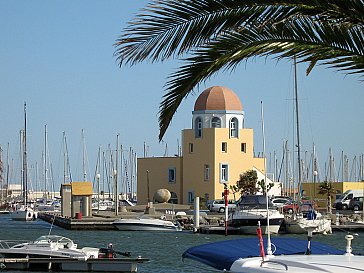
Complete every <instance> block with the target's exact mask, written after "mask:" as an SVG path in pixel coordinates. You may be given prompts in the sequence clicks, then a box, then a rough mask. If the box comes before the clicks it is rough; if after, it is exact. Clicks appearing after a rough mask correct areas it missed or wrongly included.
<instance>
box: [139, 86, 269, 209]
mask: <svg viewBox="0 0 364 273" xmlns="http://www.w3.org/2000/svg"><path fill="white" fill-rule="evenodd" d="M191 127H192V128H191V129H183V130H182V156H178V157H151V158H138V170H137V175H138V186H137V196H138V204H146V203H147V202H148V200H149V201H153V194H154V192H156V191H157V190H158V189H161V188H164V189H168V190H169V191H170V192H171V194H172V198H171V199H172V201H173V202H175V203H179V204H185V205H187V204H192V203H193V201H194V199H195V197H196V196H198V197H200V198H202V199H204V200H213V199H221V198H222V192H223V191H224V186H225V185H227V186H229V185H235V184H236V181H238V180H239V177H240V174H242V173H244V172H246V171H248V170H256V171H257V173H258V176H260V177H261V176H264V173H265V169H264V165H265V164H264V158H261V157H255V155H254V139H253V138H254V135H253V129H249V128H245V127H244V112H243V107H242V104H241V102H240V99H239V98H238V96H237V95H236V94H235V93H234V92H233V91H232V90H230V89H229V88H226V87H223V86H213V87H210V88H208V89H206V90H205V91H203V92H202V93H201V94H200V95H199V97H198V98H197V100H196V102H195V106H194V110H193V112H192V126H191ZM229 199H233V194H232V193H230V196H229Z"/></svg>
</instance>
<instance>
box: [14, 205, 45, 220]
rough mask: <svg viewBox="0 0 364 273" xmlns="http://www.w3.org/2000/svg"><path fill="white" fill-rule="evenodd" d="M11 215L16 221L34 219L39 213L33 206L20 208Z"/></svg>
mask: <svg viewBox="0 0 364 273" xmlns="http://www.w3.org/2000/svg"><path fill="white" fill-rule="evenodd" d="M10 216H11V218H12V219H13V220H15V221H33V220H35V219H37V217H38V214H37V213H36V212H35V211H34V210H33V209H31V208H20V209H17V210H15V211H12V212H10Z"/></svg>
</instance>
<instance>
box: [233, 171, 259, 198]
mask: <svg viewBox="0 0 364 273" xmlns="http://www.w3.org/2000/svg"><path fill="white" fill-rule="evenodd" d="M257 181H258V175H257V172H256V171H254V170H250V171H246V172H245V173H242V174H240V179H239V180H238V181H237V182H236V186H237V188H238V189H239V190H240V193H241V195H244V194H256V193H257V192H258V191H259V188H257Z"/></svg>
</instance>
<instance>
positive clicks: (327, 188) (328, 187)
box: [319, 181, 335, 214]
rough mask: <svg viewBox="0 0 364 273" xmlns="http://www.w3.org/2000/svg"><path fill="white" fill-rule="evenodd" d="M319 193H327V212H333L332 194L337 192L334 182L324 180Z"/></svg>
mask: <svg viewBox="0 0 364 273" xmlns="http://www.w3.org/2000/svg"><path fill="white" fill-rule="evenodd" d="M319 194H323V195H326V199H327V212H328V213H329V214H332V204H331V203H332V202H331V200H332V197H331V196H332V195H333V194H335V188H334V185H333V183H332V182H327V181H325V182H322V183H320V185H319Z"/></svg>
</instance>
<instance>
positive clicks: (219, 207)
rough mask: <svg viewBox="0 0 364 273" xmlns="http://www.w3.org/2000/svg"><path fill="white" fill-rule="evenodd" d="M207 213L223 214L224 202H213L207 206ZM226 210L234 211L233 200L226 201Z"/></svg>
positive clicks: (221, 200) (220, 200)
mask: <svg viewBox="0 0 364 273" xmlns="http://www.w3.org/2000/svg"><path fill="white" fill-rule="evenodd" d="M208 209H209V211H216V212H225V200H223V199H219V200H213V201H212V202H211V203H209V204H208ZM228 209H229V210H231V209H236V204H235V202H234V201H233V200H229V201H228Z"/></svg>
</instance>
